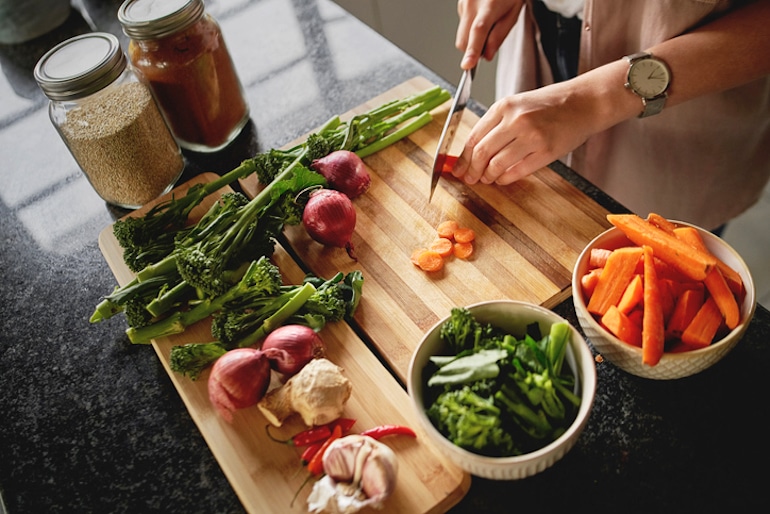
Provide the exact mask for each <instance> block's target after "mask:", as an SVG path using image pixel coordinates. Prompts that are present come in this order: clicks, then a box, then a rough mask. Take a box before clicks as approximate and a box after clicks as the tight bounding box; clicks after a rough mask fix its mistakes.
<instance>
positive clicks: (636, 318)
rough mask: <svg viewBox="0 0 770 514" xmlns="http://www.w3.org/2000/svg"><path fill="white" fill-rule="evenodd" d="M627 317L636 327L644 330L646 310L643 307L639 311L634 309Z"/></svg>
mask: <svg viewBox="0 0 770 514" xmlns="http://www.w3.org/2000/svg"><path fill="white" fill-rule="evenodd" d="M626 317H627V318H628V319H630V320H631V321H632V322H633V323H634V325H636V326H637V327H639V330H641V329H642V325H643V324H644V323H643V322H644V309H643V308H642V307H639V308H638V309H634V310H632V311H631V312H629V313H628V314H626Z"/></svg>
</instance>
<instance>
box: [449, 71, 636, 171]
mask: <svg viewBox="0 0 770 514" xmlns="http://www.w3.org/2000/svg"><path fill="white" fill-rule="evenodd" d="M627 67H628V65H627V64H626V63H625V62H623V61H622V60H621V61H617V62H614V63H611V64H608V65H605V66H603V67H600V68H597V69H594V70H592V71H590V72H588V73H585V74H583V75H581V76H578V77H576V78H574V79H571V80H568V81H564V82H559V83H556V84H552V85H550V86H545V87H541V88H539V89H535V90H532V91H526V92H524V93H519V94H516V95H512V96H508V97H505V98H502V99H500V100H498V101H497V102H495V103H494V104H493V105H492V107H490V109H489V110H488V111H487V112H486V113H485V114H484V116H482V117H481V119H480V120H479V121H478V123H476V125H475V126H474V127H473V129H472V130H471V132H470V135H469V136H468V140H467V141H466V143H465V146H464V147H463V151H462V153H461V155H460V157H459V159H458V161H457V163H456V164H455V167H454V170H453V171H452V175H454V176H455V177H457V178H459V179H461V180H463V181H464V182H465V183H467V184H475V183H476V182H481V183H483V184H492V183H496V184H500V185H506V184H510V183H512V182H515V181H516V180H519V179H521V178H524V177H526V176H527V175H530V174H531V173H533V172H535V171H537V170H539V169H540V168H542V167H543V166H547V165H548V164H550V163H552V162H553V161H555V160H556V159H558V158H559V157H562V156H564V155H566V154H568V153H569V152H571V151H572V150H574V149H575V148H577V147H578V146H580V145H581V144H583V143H584V142H585V140H586V139H588V137H590V136H591V135H593V134H596V133H598V132H600V131H602V130H605V129H607V128H608V127H611V126H612V125H614V124H616V123H618V122H620V121H622V120H624V119H627V118H632V117H634V116H635V115H636V114H638V112H639V109H640V105H641V103H640V100H639V98H638V97H636V96H635V95H634V94H633V93H631V92H630V91H628V90H627V89H626V88H624V87H623V85H622V84H623V76H624V73H625V70H626V69H627Z"/></svg>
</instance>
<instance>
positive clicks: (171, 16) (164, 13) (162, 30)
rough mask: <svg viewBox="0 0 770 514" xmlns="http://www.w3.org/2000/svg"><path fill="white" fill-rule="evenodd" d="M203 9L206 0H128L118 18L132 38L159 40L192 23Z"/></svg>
mask: <svg viewBox="0 0 770 514" xmlns="http://www.w3.org/2000/svg"><path fill="white" fill-rule="evenodd" d="M203 11H204V4H203V0H164V1H163V2H159V1H158V0H126V1H125V2H123V5H121V6H120V9H118V21H120V24H121V26H122V27H123V32H124V33H125V34H126V35H127V36H128V37H130V38H132V39H156V38H162V37H165V36H170V35H171V34H174V33H175V32H179V31H180V30H182V29H184V28H186V27H188V26H190V25H192V24H193V23H194V22H195V21H197V20H198V19H199V18H200V17H201V16H203Z"/></svg>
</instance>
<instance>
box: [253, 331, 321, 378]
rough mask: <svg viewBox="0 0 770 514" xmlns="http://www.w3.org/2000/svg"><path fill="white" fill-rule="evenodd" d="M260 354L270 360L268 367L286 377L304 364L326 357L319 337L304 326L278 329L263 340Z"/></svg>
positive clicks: (297, 370)
mask: <svg viewBox="0 0 770 514" xmlns="http://www.w3.org/2000/svg"><path fill="white" fill-rule="evenodd" d="M262 352H263V353H264V354H265V355H267V358H268V359H269V360H270V367H272V368H273V369H274V370H276V371H277V372H278V373H281V374H283V375H284V376H286V377H290V376H292V375H295V374H297V372H299V370H301V369H302V368H303V367H304V366H305V364H307V363H308V362H310V361H311V360H313V359H317V358H319V357H323V356H324V355H326V346H325V345H324V343H323V341H322V340H321V336H319V335H318V333H317V332H316V331H315V330H313V329H312V328H310V327H306V326H304V325H284V326H282V327H278V328H276V329H275V330H273V331H272V332H270V334H269V335H268V336H267V337H266V338H265V340H264V342H263V343H262Z"/></svg>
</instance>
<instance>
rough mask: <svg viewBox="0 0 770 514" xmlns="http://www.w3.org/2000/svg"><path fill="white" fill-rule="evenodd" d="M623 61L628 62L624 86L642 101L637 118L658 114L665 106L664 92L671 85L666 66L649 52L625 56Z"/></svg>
mask: <svg viewBox="0 0 770 514" xmlns="http://www.w3.org/2000/svg"><path fill="white" fill-rule="evenodd" d="M624 59H626V60H627V61H628V74H627V76H626V84H625V86H626V87H627V88H628V89H630V90H631V91H633V92H634V93H636V94H637V95H638V96H639V97H640V98H641V99H642V112H641V113H640V114H639V117H640V118H645V117H647V116H652V115H654V114H658V113H659V112H660V111H662V110H663V106H664V105H666V98H667V97H668V95H667V94H666V90H667V89H668V86H669V84H670V83H671V72H670V71H669V69H668V66H666V63H664V62H663V61H661V60H660V59H657V58H655V57H653V56H652V54H651V53H649V52H638V53H635V54H631V55H627V56H625V57H624Z"/></svg>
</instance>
